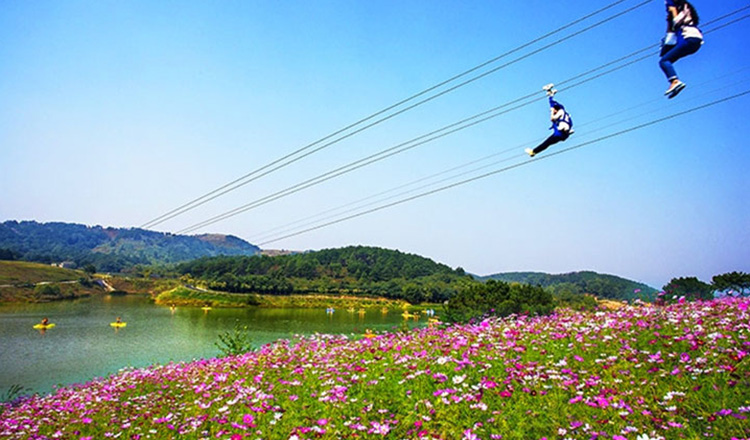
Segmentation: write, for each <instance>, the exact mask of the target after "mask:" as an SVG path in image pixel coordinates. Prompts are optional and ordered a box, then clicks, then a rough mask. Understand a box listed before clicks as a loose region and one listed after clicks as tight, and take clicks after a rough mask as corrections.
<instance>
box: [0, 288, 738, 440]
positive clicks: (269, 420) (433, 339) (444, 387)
mask: <svg viewBox="0 0 750 440" xmlns="http://www.w3.org/2000/svg"><path fill="white" fill-rule="evenodd" d="M749 305H750V299H748V298H723V299H717V300H712V301H697V302H687V303H683V304H679V303H678V304H671V305H666V306H662V307H657V306H651V305H648V304H642V303H639V304H635V305H626V306H623V307H621V308H619V309H616V310H600V311H596V312H574V311H570V310H558V311H557V312H556V313H554V314H552V315H549V316H542V317H526V316H511V317H508V318H503V319H495V318H493V319H487V320H482V321H477V322H475V323H473V324H468V325H437V326H431V327H424V328H418V329H414V330H410V331H399V330H394V331H393V332H389V333H382V334H375V335H374V336H373V335H368V336H369V337H360V338H352V337H345V336H336V335H314V336H306V337H299V338H295V339H294V340H291V341H290V340H281V341H277V342H275V343H273V344H268V345H265V346H263V347H261V348H259V349H258V350H256V351H252V352H248V353H246V354H243V355H239V356H228V357H223V358H216V359H206V360H197V361H193V362H189V363H174V364H168V365H162V366H153V367H150V368H145V369H129V370H123V371H121V372H120V373H118V374H116V375H113V376H111V377H108V378H103V379H98V380H95V381H92V382H90V383H87V384H82V385H77V386H71V387H63V388H59V389H57V390H56V392H55V393H53V394H50V395H46V396H31V397H26V398H22V399H20V400H18V401H16V402H12V403H7V404H3V407H2V413H1V415H0V437H1V438H8V439H76V440H86V439H109V438H112V439H116V438H119V439H134V440H138V439H171V438H191V439H230V440H239V439H294V440H301V439H339V438H343V439H349V438H359V439H365V438H367V439H370V438H392V439H461V440H463V439H467V440H468V439H472V440H473V439H482V440H489V439H534V440H536V439H548V440H552V439H561V440H564V439H587V440H588V439H609V440H644V439H645V440H654V439H665V440H666V439H704V438H716V439H727V440H729V439H745V438H750V422H749V421H748V417H749V416H750V386H749V385H750V360H749V359H748V353H750V312H749V311H748V306H749Z"/></svg>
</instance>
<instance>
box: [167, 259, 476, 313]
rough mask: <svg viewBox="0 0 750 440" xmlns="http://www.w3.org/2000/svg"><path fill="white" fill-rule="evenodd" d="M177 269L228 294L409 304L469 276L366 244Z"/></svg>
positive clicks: (445, 294) (447, 292)
mask: <svg viewBox="0 0 750 440" xmlns="http://www.w3.org/2000/svg"><path fill="white" fill-rule="evenodd" d="M177 270H178V272H180V273H182V274H183V275H190V276H191V277H193V278H196V279H199V280H201V281H202V282H204V283H209V284H208V286H209V287H211V288H214V289H217V290H225V291H232V292H259V293H269V294H287V293H311V292H321V293H351V294H357V293H367V294H371V295H377V296H383V297H387V298H404V299H407V300H409V301H410V302H421V301H443V300H445V299H448V298H449V297H451V296H452V295H453V294H455V291H456V288H457V287H458V285H459V284H460V283H461V282H468V281H470V280H471V277H470V276H468V275H466V274H465V273H464V271H463V269H461V268H457V269H451V268H450V267H448V266H446V265H444V264H440V263H436V262H435V261H433V260H430V259H428V258H424V257H421V256H418V255H414V254H407V253H403V252H400V251H397V250H389V249H382V248H376V247H366V246H350V247H345V248H339V249H324V250H320V251H314V252H304V253H299V254H292V255H280V256H275V257H268V256H256V257H214V258H201V259H198V260H195V261H191V262H186V263H182V264H180V265H178V266H177Z"/></svg>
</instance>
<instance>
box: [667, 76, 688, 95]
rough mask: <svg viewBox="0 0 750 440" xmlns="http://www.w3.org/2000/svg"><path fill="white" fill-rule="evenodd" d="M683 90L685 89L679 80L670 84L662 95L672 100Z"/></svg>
mask: <svg viewBox="0 0 750 440" xmlns="http://www.w3.org/2000/svg"><path fill="white" fill-rule="evenodd" d="M684 88H685V83H684V82H682V81H680V80H677V82H676V83H674V84H672V85H671V86H670V87H669V88H668V89H667V91H666V92H664V94H665V95H667V98H669V99H672V98H674V97H675V96H677V94H679V93H680V92H681V91H682V89H684Z"/></svg>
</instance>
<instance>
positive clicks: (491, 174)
mask: <svg viewBox="0 0 750 440" xmlns="http://www.w3.org/2000/svg"><path fill="white" fill-rule="evenodd" d="M748 94H750V89H748V90H745V91H744V92H741V93H738V94H735V95H732V96H728V97H725V98H722V99H718V100H716V101H712V102H709V103H707V104H703V105H700V106H697V107H693V108H690V109H688V110H685V111H682V112H678V113H673V114H671V115H669V116H665V117H662V118H659V119H654V120H652V121H649V122H646V123H643V124H640V125H636V126H633V127H630V128H627V129H625V130H621V131H618V132H615V133H611V134H609V135H606V136H602V137H599V138H597V139H593V140H591V141H587V142H584V143H581V144H578V145H574V146H571V147H568V148H564V149H561V150H558V151H555V152H552V153H549V154H546V155H544V156H541V157H537V158H533V159H529V160H526V161H523V162H519V163H516V164H513V165H509V166H507V167H504V168H500V169H497V170H494V171H491V172H488V173H485V174H481V175H479V176H475V177H472V178H469V179H465V180H462V181H459V182H455V183H453V184H450V185H445V186H442V187H440V188H436V189H433V190H430V191H426V192H423V193H420V194H417V195H414V196H411V197H407V198H404V199H401V200H398V201H395V202H392V203H388V204H385V205H381V206H378V207H376V208H372V209H369V210H366V211H363V212H360V213H357V214H353V215H350V216H347V217H343V218H340V219H338V220H334V221H330V222H327V223H324V224H321V225H318V226H315V227H311V228H307V229H304V230H301V231H298V232H295V233H292V234H287V235H285V236H283V237H279V238H276V239H273V240H267V241H264V242H262V243H258V246H261V245H265V244H268V243H273V242H276V241H280V240H284V239H287V238H290V237H294V236H297V235H302V234H305V233H307V232H311V231H315V230H317V229H322V228H324V227H327V226H331V225H334V224H337V223H341V222H344V221H347V220H351V219H354V218H357V217H361V216H364V215H367V214H371V213H373V212H377V211H381V210H383V209H386V208H391V207H394V206H397V205H401V204H404V203H407V202H410V201H412V200H416V199H419V198H422V197H426V196H429V195H432V194H436V193H438V192H442V191H446V190H448V189H451V188H455V187H457V186H461V185H465V184H467V183H471V182H474V181H477V180H480V179H484V178H486V177H490V176H494V175H496V174H500V173H503V172H506V171H510V170H512V169H515V168H519V167H521V166H524V165H528V164H531V163H534V162H538V161H540V160H545V159H549V158H551V157H555V156H558V155H560V154H563V153H567V152H570V151H573V150H576V149H579V148H582V147H585V146H588V145H592V144H595V143H598V142H602V141H604V140H608V139H612V138H614V137H617V136H621V135H623V134H627V133H630V132H633V131H636V130H640V129H643V128H646V127H650V126H652V125H656V124H659V123H662V122H665V121H668V120H670V119H674V118H677V117H680V116H684V115H686V114H689V113H693V112H696V111H699V110H703V109H706V108H708V107H712V106H714V105H718V104H721V103H724V102H727V101H730V100H733V99H737V98H740V97H742V96H745V95H748Z"/></svg>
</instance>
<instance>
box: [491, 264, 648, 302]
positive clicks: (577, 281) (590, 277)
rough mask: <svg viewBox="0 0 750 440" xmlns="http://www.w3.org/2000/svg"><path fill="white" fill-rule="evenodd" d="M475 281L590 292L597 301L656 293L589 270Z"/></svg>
mask: <svg viewBox="0 0 750 440" xmlns="http://www.w3.org/2000/svg"><path fill="white" fill-rule="evenodd" d="M476 278H477V279H479V280H482V281H484V280H488V279H492V280H500V281H505V282H516V283H524V284H531V285H534V286H542V287H551V288H552V289H553V290H555V291H556V292H562V291H565V290H567V291H570V292H572V293H590V294H592V295H596V296H598V297H599V298H607V299H614V300H623V299H635V298H642V299H644V300H646V299H648V300H651V299H653V298H655V296H656V293H657V290H656V289H654V288H653V287H651V286H648V285H646V284H643V283H639V282H637V281H632V280H628V279H625V278H620V277H618V276H615V275H606V274H599V273H596V272H591V271H584V272H571V273H565V274H558V275H551V274H547V273H542V272H505V273H498V274H494V275H488V276H483V277H476Z"/></svg>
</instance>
